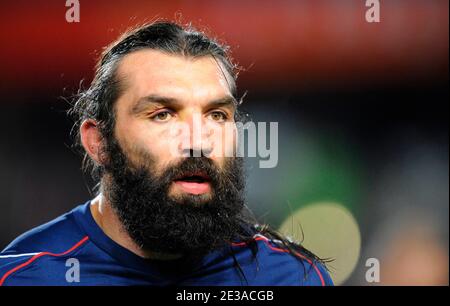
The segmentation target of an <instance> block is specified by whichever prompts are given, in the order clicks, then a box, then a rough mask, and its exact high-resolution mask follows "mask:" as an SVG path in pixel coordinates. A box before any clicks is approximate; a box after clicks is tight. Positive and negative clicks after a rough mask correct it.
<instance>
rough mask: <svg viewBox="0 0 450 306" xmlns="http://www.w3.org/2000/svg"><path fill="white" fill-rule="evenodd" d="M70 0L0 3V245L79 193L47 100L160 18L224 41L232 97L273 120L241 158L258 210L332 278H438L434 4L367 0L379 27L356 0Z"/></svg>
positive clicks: (444, 79) (440, 109)
mask: <svg viewBox="0 0 450 306" xmlns="http://www.w3.org/2000/svg"><path fill="white" fill-rule="evenodd" d="M79 2H80V22H79V23H68V22H67V21H66V19H65V15H66V11H67V10H68V7H66V6H65V1H63V0H60V1H45V3H44V2H41V1H25V0H15V1H9V2H6V1H2V3H1V4H0V39H1V48H0V69H1V73H0V94H1V101H0V117H1V120H0V249H3V248H4V247H5V246H6V245H7V244H8V243H9V242H10V241H11V240H12V239H14V238H15V237H16V236H18V235H19V234H21V233H23V232H24V231H26V230H28V229H31V228H33V227H35V226H37V225H39V224H42V223H43V222H46V221H48V220H51V219H53V218H54V217H56V216H58V215H60V214H62V213H64V212H66V211H68V210H70V209H71V208H73V207H74V206H76V205H79V204H82V203H84V202H85V201H87V200H88V199H90V194H89V186H90V183H89V180H88V179H87V178H86V177H85V176H83V175H82V172H81V170H80V165H81V158H80V157H79V156H78V155H77V154H75V153H74V152H73V151H72V150H71V149H70V146H71V143H72V141H71V138H70V136H69V133H70V128H71V124H72V122H70V120H68V119H67V117H66V115H65V111H66V110H67V108H68V103H67V102H65V101H64V99H62V98H61V97H66V98H67V97H70V96H71V95H72V94H73V93H75V92H76V91H77V90H78V88H79V86H80V81H81V80H84V81H83V84H84V85H85V86H87V85H88V84H89V83H90V81H91V79H92V76H93V67H94V64H95V60H96V58H97V56H98V54H99V53H100V52H101V50H102V48H103V47H104V46H105V45H106V44H108V43H109V42H111V41H113V40H114V39H115V38H116V37H117V36H118V35H119V34H120V33H121V32H123V31H124V30H125V29H127V28H129V27H130V26H133V25H135V24H137V23H141V22H143V21H151V20H154V19H155V18H169V19H176V20H181V22H192V23H193V24H194V25H195V26H196V27H197V28H199V29H202V30H206V31H207V32H208V33H210V34H212V35H214V36H218V37H219V38H220V39H221V40H223V41H225V42H226V43H227V44H229V45H230V46H231V48H232V55H233V57H234V59H235V60H236V61H237V62H238V63H239V64H240V65H241V66H242V67H243V68H244V69H245V71H243V72H241V74H240V76H239V80H238V88H239V91H240V93H241V94H243V93H244V92H246V91H247V96H246V98H245V103H244V104H243V108H244V109H245V110H246V111H248V112H249V113H250V114H251V115H252V118H253V120H255V121H266V122H278V125H279V159H278V166H277V167H276V168H273V169H260V168H259V167H258V159H254V158H250V159H249V160H248V165H249V168H250V171H249V183H248V191H247V193H248V202H249V206H250V207H251V208H252V209H253V211H254V212H255V214H256V216H258V217H259V218H260V220H261V221H262V222H268V223H270V224H271V225H272V226H274V227H275V228H278V229H280V231H282V232H284V233H286V234H288V235H290V236H292V237H294V238H295V239H298V240H302V241H303V243H304V245H305V246H306V247H308V248H310V249H311V250H312V251H314V252H316V253H317V254H318V255H319V256H321V257H324V258H333V259H334V261H332V262H331V263H330V264H329V268H330V270H331V275H332V278H333V280H334V281H335V283H336V284H345V285H377V284H388V285H403V284H413V285H418V284H427V285H439V284H447V285H448V274H449V273H448V272H449V268H448V242H449V237H448V230H449V182H448V178H449V175H448V173H449V166H448V156H449V155H448V139H449V138H448V136H449V135H448V108H449V102H448V98H449V87H448V81H449V69H448V67H449V66H448V64H449V62H448V47H449V41H448V38H449V32H448V31H449V19H448V14H449V2H448V1H446V0H389V1H380V2H381V6H380V22H379V23H368V22H366V20H365V14H366V11H367V9H368V7H366V6H365V1H364V0H326V1H325V0H310V1H306V0H305V1H301V0H297V1H288V0H286V1H266V0H258V1H225V0H221V1H206V0H205V1H200V0H198V1H170V2H169V1H144V0H142V1H139V0H126V1H125V0H115V1H106V0H97V1H86V0H80V1H79ZM32 251H33V250H32ZM370 258H375V259H376V260H377V261H378V262H379V268H380V282H375V283H371V282H368V281H367V280H368V279H367V278H366V276H367V273H368V269H370V268H371V266H366V265H368V260H369V259H370ZM369 261H370V260H369Z"/></svg>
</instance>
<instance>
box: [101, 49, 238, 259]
mask: <svg viewBox="0 0 450 306" xmlns="http://www.w3.org/2000/svg"><path fill="white" fill-rule="evenodd" d="M118 77H119V79H120V80H121V82H122V85H123V93H122V94H121V96H120V97H119V99H118V100H117V102H116V106H115V107H116V109H115V112H116V124H115V130H114V135H113V136H112V138H108V139H106V141H107V143H106V144H107V146H106V153H107V160H106V161H105V164H104V166H105V177H104V178H103V182H102V184H103V192H104V193H105V195H106V196H107V198H108V199H109V201H110V202H111V205H112V207H113V208H114V209H115V211H116V212H117V214H118V216H119V219H120V220H121V222H122V224H123V225H124V227H125V229H126V230H127V231H128V233H129V234H130V236H131V238H132V239H133V240H134V241H135V242H136V243H137V244H138V245H139V246H140V247H142V248H143V249H148V250H150V251H154V252H163V253H176V254H184V255H187V256H193V257H196V256H197V255H202V254H205V253H207V252H208V251H211V250H214V249H217V248H218V247H219V246H222V245H223V244H224V243H226V242H229V241H231V240H232V239H233V238H236V235H237V234H238V233H242V232H241V230H242V229H243V227H242V225H243V220H244V219H243V215H242V212H243V208H244V200H243V191H244V175H243V166H242V158H237V157H224V155H225V154H224V152H225V151H226V150H230V149H233V148H234V143H235V142H234V141H235V139H234V137H222V134H223V133H230V132H231V134H232V135H235V134H234V132H235V124H233V123H234V112H235V101H234V99H233V98H232V95H231V93H230V91H229V87H228V82H227V80H226V79H225V76H224V74H223V73H222V71H221V70H220V68H219V66H218V64H217V63H216V61H215V60H214V59H213V58H212V57H202V58H198V59H186V58H184V57H180V56H170V55H165V54H163V53H161V52H157V51H148V50H146V51H139V52H135V53H131V54H129V55H127V56H126V57H125V58H124V59H123V60H122V61H121V63H120V64H119V68H118ZM180 123H183V126H184V127H185V128H188V129H189V130H194V132H192V131H190V133H178V134H177V133H173V132H174V130H176V129H177V128H179V124H180ZM195 125H201V126H202V129H201V133H200V134H201V137H200V138H197V139H196V138H195V137H193V136H192V135H193V134H194V133H195V128H194V126H195ZM227 129H230V130H231V131H226V130H227ZM186 135H187V136H186ZM186 137H187V139H186ZM174 145H175V147H176V149H177V150H175V151H177V152H179V153H183V152H186V151H188V152H189V151H191V150H193V151H199V152H203V153H205V154H203V155H204V156H202V154H200V156H199V157H183V156H181V154H178V155H177V154H174V150H173V149H174ZM226 156H229V155H226Z"/></svg>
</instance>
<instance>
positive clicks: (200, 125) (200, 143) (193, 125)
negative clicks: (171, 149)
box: [180, 112, 213, 157]
mask: <svg viewBox="0 0 450 306" xmlns="http://www.w3.org/2000/svg"><path fill="white" fill-rule="evenodd" d="M203 120H204V119H203V118H202V115H201V114H200V113H198V112H195V113H193V114H192V115H191V116H189V117H188V118H186V121H185V123H186V125H185V126H186V127H187V128H188V129H189V131H188V132H187V133H183V135H184V136H183V137H188V138H189V139H183V140H182V141H181V144H182V145H181V148H180V149H181V154H182V155H183V156H191V157H208V156H210V154H211V152H212V150H213V148H212V144H211V143H210V142H209V141H208V137H209V136H210V131H209V130H208V128H207V125H206V124H205V122H204V121H203Z"/></svg>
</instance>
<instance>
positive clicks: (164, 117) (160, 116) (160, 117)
mask: <svg viewBox="0 0 450 306" xmlns="http://www.w3.org/2000/svg"><path fill="white" fill-rule="evenodd" d="M171 118H172V114H171V113H170V112H169V111H162V112H159V113H157V114H156V115H154V116H152V118H151V119H152V120H155V121H159V122H165V121H168V120H170V119H171Z"/></svg>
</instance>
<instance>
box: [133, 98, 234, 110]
mask: <svg viewBox="0 0 450 306" xmlns="http://www.w3.org/2000/svg"><path fill="white" fill-rule="evenodd" d="M152 104H157V105H161V106H165V107H172V108H180V107H181V105H182V104H183V103H182V102H181V101H180V100H178V99H176V98H172V97H165V96H160V95H156V94H151V95H148V96H145V97H142V98H140V99H139V100H138V101H137V102H136V103H135V105H134V106H133V107H132V108H131V110H130V112H131V113H132V114H139V113H141V112H142V111H144V110H145V109H146V108H147V107H148V106H149V105H152ZM206 105H207V107H209V108H212V107H230V106H231V107H232V108H233V109H236V107H237V105H238V103H237V101H236V99H235V98H234V97H233V96H228V95H227V96H224V97H222V98H219V99H215V100H212V101H209V102H208V103H207V104H206Z"/></svg>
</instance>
